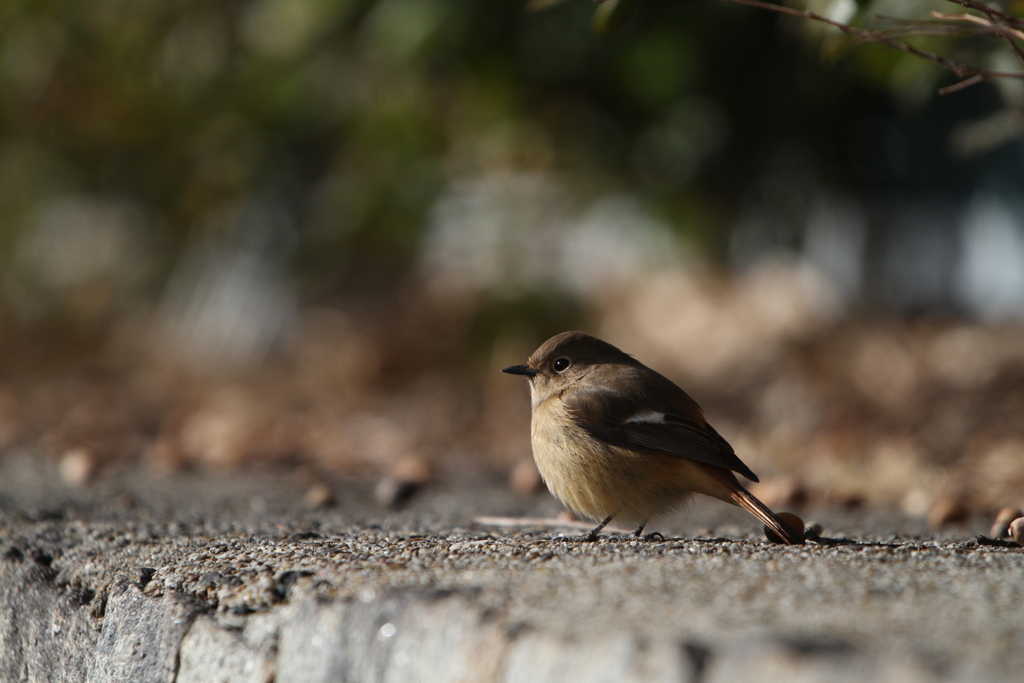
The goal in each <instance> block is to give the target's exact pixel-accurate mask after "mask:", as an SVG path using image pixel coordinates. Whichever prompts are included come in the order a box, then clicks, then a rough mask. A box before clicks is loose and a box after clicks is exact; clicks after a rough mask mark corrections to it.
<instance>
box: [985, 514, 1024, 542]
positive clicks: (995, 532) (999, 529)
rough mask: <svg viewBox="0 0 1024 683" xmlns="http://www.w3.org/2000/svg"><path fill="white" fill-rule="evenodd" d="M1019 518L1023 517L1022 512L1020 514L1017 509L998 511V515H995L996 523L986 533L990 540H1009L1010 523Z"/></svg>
mask: <svg viewBox="0 0 1024 683" xmlns="http://www.w3.org/2000/svg"><path fill="white" fill-rule="evenodd" d="M1021 517H1024V512H1021V511H1020V510H1019V509H1018V508H1014V507H1005V508H1003V509H1002V510H1000V511H999V514H998V515H996V521H995V523H994V524H993V525H992V530H991V531H989V532H988V535H989V536H991V537H992V538H1009V537H1010V523H1011V522H1012V521H1013V520H1015V519H1019V518H1021Z"/></svg>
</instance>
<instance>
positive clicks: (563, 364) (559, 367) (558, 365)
mask: <svg viewBox="0 0 1024 683" xmlns="http://www.w3.org/2000/svg"><path fill="white" fill-rule="evenodd" d="M570 365H572V361H571V360H569V359H568V358H558V359H556V360H555V362H554V364H553V365H552V367H553V368H554V369H555V372H565V371H566V370H568V369H569V366H570Z"/></svg>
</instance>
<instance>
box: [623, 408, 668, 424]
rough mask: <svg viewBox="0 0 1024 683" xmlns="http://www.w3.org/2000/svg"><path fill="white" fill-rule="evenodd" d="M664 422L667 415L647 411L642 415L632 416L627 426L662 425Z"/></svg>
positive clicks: (627, 421)
mask: <svg viewBox="0 0 1024 683" xmlns="http://www.w3.org/2000/svg"><path fill="white" fill-rule="evenodd" d="M664 421H665V413H659V412H656V411H654V410H645V411H643V412H642V413H637V414H636V415H631V416H630V418H629V419H628V420H626V424H629V423H630V422H646V423H649V424H651V423H653V424H661V423H663V422H664Z"/></svg>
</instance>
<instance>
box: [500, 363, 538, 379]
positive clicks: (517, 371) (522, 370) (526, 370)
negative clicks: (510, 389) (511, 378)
mask: <svg viewBox="0 0 1024 683" xmlns="http://www.w3.org/2000/svg"><path fill="white" fill-rule="evenodd" d="M502 372H507V373H508V374H510V375H525V376H527V377H536V376H537V371H536V370H534V369H533V368H531V367H530V366H529V365H510V366H509V367H507V368H505V369H503V370H502Z"/></svg>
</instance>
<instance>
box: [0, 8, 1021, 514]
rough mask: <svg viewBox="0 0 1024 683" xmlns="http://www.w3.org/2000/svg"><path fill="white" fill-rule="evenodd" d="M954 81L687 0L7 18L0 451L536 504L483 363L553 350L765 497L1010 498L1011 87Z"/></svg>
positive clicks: (855, 18) (976, 506) (834, 36)
mask: <svg viewBox="0 0 1024 683" xmlns="http://www.w3.org/2000/svg"><path fill="white" fill-rule="evenodd" d="M543 5H551V6H550V7H542V6H543ZM792 6H794V7H805V6H806V7H809V8H810V9H813V10H815V11H817V12H818V13H820V14H822V15H825V16H828V17H831V18H833V19H835V20H837V21H842V22H849V23H852V24H855V25H858V26H868V27H875V28H878V27H881V28H884V29H893V28H896V29H899V28H900V27H901V26H904V25H903V24H900V23H896V22H886V21H884V20H881V19H878V18H877V17H876V15H878V14H884V15H890V16H898V17H902V18H904V19H914V20H923V19H928V17H929V12H930V11H932V10H938V11H943V12H962V11H963V9H962V8H960V7H958V6H957V5H955V4H953V3H950V2H944V1H942V0H900V1H899V2H893V1H891V0H873V1H861V2H854V1H853V0H817V1H814V2H808V3H806V4H804V3H800V2H794V3H793V5H792ZM1001 6H1002V7H1003V9H1004V10H1006V11H1008V12H1010V13H1012V14H1014V15H1015V16H1024V3H1020V2H1006V3H1002V4H1001ZM533 10H536V11H533ZM595 10H596V14H595ZM932 33H933V35H925V36H921V37H918V38H913V39H912V41H913V42H914V44H916V45H919V46H921V47H922V48H924V49H928V50H932V51H935V52H938V53H941V54H944V55H946V56H949V57H950V58H953V59H961V60H964V61H967V62H969V63H972V64H976V65H979V66H984V67H987V68H993V69H999V70H1008V71H1012V70H1017V69H1020V68H1021V65H1020V63H1019V61H1018V59H1017V56H1016V55H1015V54H1014V52H1013V51H1012V50H1011V49H1010V46H1009V45H1008V44H1007V42H1005V41H1002V40H997V39H993V38H991V37H987V36H979V35H977V34H973V35H972V34H963V33H960V32H951V31H933V32H932ZM958 80H960V79H958V78H957V77H956V76H954V75H953V74H951V73H949V72H947V71H945V70H943V69H941V68H940V67H939V66H937V65H936V64H934V63H932V62H929V61H927V60H923V59H921V58H919V57H916V56H914V55H910V54H906V53H903V52H899V51H896V50H892V49H889V48H886V47H884V46H880V45H875V44H862V43H851V42H850V41H849V40H848V39H846V38H844V37H843V36H842V35H841V34H840V33H839V32H837V31H835V30H833V29H830V28H828V27H826V26H824V25H823V24H821V23H816V22H810V21H806V20H801V19H795V18H792V17H782V16H779V15H777V14H774V13H771V12H767V11H763V10H759V9H756V8H752V7H744V6H738V5H734V4H728V3H725V2H717V1H715V0H701V1H691V2H677V1H673V0H617V2H615V3H612V2H609V3H605V4H603V5H600V6H598V5H595V4H593V3H592V2H589V1H588V0H565V1H564V2H536V1H535V2H533V3H532V4H529V5H528V4H527V1H526V0H489V1H488V2H473V1H470V0H251V1H247V2H240V1H238V0H219V1H214V2H211V1H209V0H204V1H198V0H167V1H165V2H160V3H151V2H139V1H137V0H94V1H93V2H90V3H86V4H76V3H66V2H60V1H59V0H53V1H51V0H32V1H30V0H7V1H6V2H4V3H2V4H0V459H2V458H5V457H12V454H19V453H20V454H22V455H24V454H26V453H27V454H30V455H31V457H33V458H38V459H41V460H43V461H45V462H47V463H50V464H52V466H53V467H54V468H55V471H56V472H58V473H59V475H60V477H61V478H62V479H63V480H64V482H65V483H67V484H68V485H70V486H88V485H89V482H90V481H91V480H92V479H93V478H94V477H95V476H98V475H101V474H102V473H104V472H109V471H115V470H117V469H121V468H145V469H147V470H149V471H151V472H153V473H155V474H158V475H163V474H169V473H174V472H178V471H186V470H198V471H208V470H210V471H220V472H223V471H227V472H230V471H235V470H237V469H239V468H244V467H251V466H257V465H258V466H271V467H276V466H282V467H300V468H306V469H308V470H309V471H310V472H313V473H314V474H316V475H318V476H319V475H323V476H346V477H349V476H352V477H370V478H374V477H379V478H381V479H380V481H381V482H391V483H390V484H389V485H388V486H390V488H388V486H383V487H380V486H379V487H378V488H379V492H380V495H379V498H380V500H381V502H382V503H384V504H392V503H396V502H397V501H398V499H399V498H400V493H401V492H403V491H404V492H408V491H410V490H412V489H413V488H415V486H418V485H422V484H428V483H429V482H436V481H440V480H449V481H466V480H467V479H472V478H473V477H509V482H510V486H512V487H513V488H514V489H515V490H516V491H518V492H520V493H522V494H523V495H531V494H532V493H533V492H536V491H537V490H538V487H539V486H540V483H539V480H538V478H537V475H536V472H535V470H533V469H532V461H531V460H530V447H529V436H528V431H529V430H528V423H529V414H528V410H529V407H528V400H527V394H526V387H525V386H524V385H523V383H522V382H521V381H517V380H516V379H515V378H511V377H509V376H507V375H501V374H500V373H499V372H498V370H499V369H500V368H501V367H504V366H506V365H511V364H517V363H521V362H523V361H524V360H525V358H526V356H527V355H528V354H529V353H530V352H531V351H532V350H533V349H534V348H535V347H536V346H537V345H539V344H540V343H541V342H542V341H543V340H544V339H546V338H547V337H548V336H550V335H552V334H554V333H557V332H560V331H563V330H567V329H584V330H587V331H589V332H592V333H594V334H596V335H598V336H601V337H603V338H605V339H607V340H608V341H610V342H612V343H614V344H616V345H618V346H620V347H622V348H623V349H624V350H626V351H628V352H630V353H633V354H634V355H636V356H637V357H639V358H640V359H641V360H643V361H644V362H645V363H647V364H648V365H651V366H653V367H654V368H655V369H658V370H660V371H661V372H662V373H663V374H666V375H668V376H669V377H670V378H672V379H673V380H676V381H677V382H679V383H680V384H681V385H682V386H684V387H685V388H686V389H687V390H688V391H689V393H691V394H692V395H693V396H694V397H695V398H696V399H697V400H698V401H699V402H701V403H702V404H703V405H704V407H705V409H706V411H707V413H708V415H709V418H710V419H711V421H712V423H713V424H715V426H716V427H717V429H718V431H720V432H721V433H722V434H723V435H724V436H726V438H728V439H729V440H730V441H731V442H732V443H733V445H734V446H735V448H736V451H737V452H738V453H739V454H740V456H741V457H742V458H743V459H744V460H745V461H746V462H747V463H748V464H749V465H750V466H751V467H752V468H753V469H754V470H755V471H756V472H758V474H760V475H761V477H762V481H763V485H762V486H760V487H759V488H758V489H755V492H757V493H758V494H759V495H761V496H763V497H764V498H765V500H766V502H768V503H769V504H772V505H780V504H798V503H800V502H810V503H818V504H823V505H854V506H855V505H879V506H895V507H899V508H900V509H902V510H903V511H905V512H907V513H909V514H913V515H919V516H928V517H929V519H930V520H931V521H932V522H933V523H934V524H937V525H939V524H945V523H950V522H955V521H957V520H958V519H960V518H961V517H963V516H964V515H966V514H967V513H968V512H970V511H975V510H977V511H982V512H987V511H990V510H994V509H997V508H998V507H1001V506H1003V505H1007V504H1016V505H1019V504H1021V503H1024V326H1022V321H1024V146H1022V143H1021V139H1020V134H1021V131H1022V130H1024V81H1021V80H1016V79H1012V78H1005V79H994V80H991V81H988V82H985V83H982V84H980V85H976V86H974V87H970V88H966V89H964V90H961V91H959V92H956V93H952V94H947V95H942V96H940V95H938V94H937V90H938V89H939V88H941V87H943V86H949V85H951V84H953V83H956V82H957V81H958ZM322 498H323V500H322V501H321V502H326V501H327V500H328V499H329V496H326V495H325V496H323V497H322ZM313 499H314V503H315V501H316V500H318V499H317V498H316V496H315V495H314V496H313Z"/></svg>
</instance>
